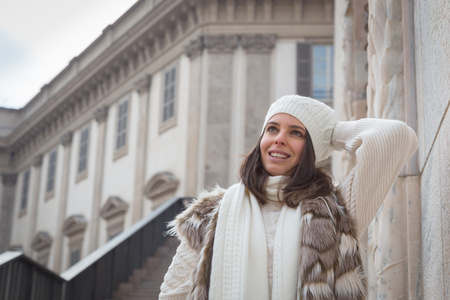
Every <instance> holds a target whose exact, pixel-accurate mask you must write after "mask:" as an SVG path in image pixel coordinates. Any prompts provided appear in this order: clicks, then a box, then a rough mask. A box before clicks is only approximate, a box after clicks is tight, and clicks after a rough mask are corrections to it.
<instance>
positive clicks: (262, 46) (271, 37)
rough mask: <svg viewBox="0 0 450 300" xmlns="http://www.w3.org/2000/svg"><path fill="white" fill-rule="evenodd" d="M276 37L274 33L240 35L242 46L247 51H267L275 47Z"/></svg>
mask: <svg viewBox="0 0 450 300" xmlns="http://www.w3.org/2000/svg"><path fill="white" fill-rule="evenodd" d="M276 41H277V37H276V35H275V34H266V35H263V34H255V35H242V36H241V43H242V47H243V48H244V49H245V50H247V51H248V52H253V53H269V52H270V51H272V49H273V47H275V43H276Z"/></svg>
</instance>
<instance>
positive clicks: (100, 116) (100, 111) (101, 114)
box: [94, 105, 108, 123]
mask: <svg viewBox="0 0 450 300" xmlns="http://www.w3.org/2000/svg"><path fill="white" fill-rule="evenodd" d="M107 117H108V106H106V105H105V106H102V107H99V108H97V110H96V111H95V112H94V118H95V121H97V122H98V123H101V122H104V121H105V120H106V118H107Z"/></svg>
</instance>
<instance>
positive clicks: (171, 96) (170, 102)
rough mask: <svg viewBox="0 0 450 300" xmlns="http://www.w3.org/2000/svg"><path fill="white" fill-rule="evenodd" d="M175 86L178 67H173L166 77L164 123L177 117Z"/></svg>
mask: <svg viewBox="0 0 450 300" xmlns="http://www.w3.org/2000/svg"><path fill="white" fill-rule="evenodd" d="M175 85H176V67H172V68H170V69H169V70H167V71H166V72H165V75H164V99H163V112H162V123H164V122H167V121H168V120H170V119H172V118H173V117H174V115H175Z"/></svg>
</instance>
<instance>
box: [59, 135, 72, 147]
mask: <svg viewBox="0 0 450 300" xmlns="http://www.w3.org/2000/svg"><path fill="white" fill-rule="evenodd" d="M72 136H73V134H72V132H71V131H69V132H66V133H64V134H63V135H62V137H61V145H63V146H64V147H67V146H70V144H71V143H72Z"/></svg>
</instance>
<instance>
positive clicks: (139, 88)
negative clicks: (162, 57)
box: [134, 74, 152, 94]
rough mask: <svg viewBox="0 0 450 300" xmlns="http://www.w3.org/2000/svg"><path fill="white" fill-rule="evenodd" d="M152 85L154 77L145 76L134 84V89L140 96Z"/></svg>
mask: <svg viewBox="0 0 450 300" xmlns="http://www.w3.org/2000/svg"><path fill="white" fill-rule="evenodd" d="M151 85H152V75H149V74H147V75H144V76H143V77H142V78H140V79H138V80H137V81H136V82H135V83H134V89H135V90H136V92H138V94H142V93H145V92H147V91H148V89H149V88H150V86H151Z"/></svg>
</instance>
